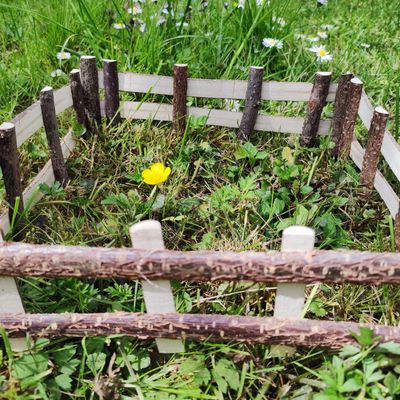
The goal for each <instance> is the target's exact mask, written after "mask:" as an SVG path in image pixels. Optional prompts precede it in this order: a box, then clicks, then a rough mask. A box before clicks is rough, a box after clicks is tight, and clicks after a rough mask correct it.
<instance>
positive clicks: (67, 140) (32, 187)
mask: <svg viewBox="0 0 400 400" xmlns="http://www.w3.org/2000/svg"><path fill="white" fill-rule="evenodd" d="M74 146H75V139H74V136H73V133H72V131H70V132H68V133H67V135H66V136H65V137H64V138H63V139H61V149H62V152H63V155H64V157H65V158H68V157H69V155H70V154H71V152H72V150H73V148H74ZM53 182H54V172H53V167H52V165H51V160H49V161H47V162H46V164H45V165H44V167H43V168H42V169H41V170H40V171H39V173H38V174H37V175H36V176H35V178H34V179H33V180H32V182H31V183H30V184H29V185H28V186H27V188H26V189H25V190H24V192H23V198H24V204H25V205H27V204H28V203H30V202H32V203H31V204H32V205H33V204H36V203H37V202H38V201H39V200H40V199H41V198H42V197H43V193H41V192H39V191H38V190H37V189H38V187H39V185H40V184H42V183H47V184H48V185H50V184H52V183H53ZM0 230H1V231H2V233H3V236H5V235H6V234H7V233H8V232H9V230H10V222H9V219H8V211H6V212H4V213H3V214H1V216H0Z"/></svg>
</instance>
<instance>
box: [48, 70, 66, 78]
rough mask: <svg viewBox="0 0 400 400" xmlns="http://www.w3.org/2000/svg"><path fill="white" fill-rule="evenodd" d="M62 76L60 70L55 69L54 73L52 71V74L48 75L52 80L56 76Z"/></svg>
mask: <svg viewBox="0 0 400 400" xmlns="http://www.w3.org/2000/svg"><path fill="white" fill-rule="evenodd" d="M63 74H64V72H62V71H61V69H55V70H54V71H52V72H51V73H50V76H51V77H52V78H56V77H57V76H61V75H63Z"/></svg>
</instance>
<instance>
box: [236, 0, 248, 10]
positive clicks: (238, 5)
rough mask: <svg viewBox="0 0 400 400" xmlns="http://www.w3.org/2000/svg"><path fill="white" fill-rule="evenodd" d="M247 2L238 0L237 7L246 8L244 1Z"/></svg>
mask: <svg viewBox="0 0 400 400" xmlns="http://www.w3.org/2000/svg"><path fill="white" fill-rule="evenodd" d="M245 2H246V0H239V1H238V2H237V8H242V9H243V8H244V3H245Z"/></svg>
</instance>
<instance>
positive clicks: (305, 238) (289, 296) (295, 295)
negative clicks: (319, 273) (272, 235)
mask: <svg viewBox="0 0 400 400" xmlns="http://www.w3.org/2000/svg"><path fill="white" fill-rule="evenodd" d="M314 244H315V232H314V230H313V229H311V228H307V227H305V226H291V227H289V228H286V229H285V230H284V231H283V235H282V246H281V251H282V252H290V251H312V250H314ZM305 288H306V285H305V284H304V283H280V284H278V285H277V288H276V298H275V308H274V317H276V318H285V319H298V318H301V316H302V312H303V308H304V300H305V299H304V290H305ZM271 353H272V354H273V355H276V356H284V355H285V354H286V355H291V354H293V353H294V349H293V348H291V347H288V346H273V347H272V348H271Z"/></svg>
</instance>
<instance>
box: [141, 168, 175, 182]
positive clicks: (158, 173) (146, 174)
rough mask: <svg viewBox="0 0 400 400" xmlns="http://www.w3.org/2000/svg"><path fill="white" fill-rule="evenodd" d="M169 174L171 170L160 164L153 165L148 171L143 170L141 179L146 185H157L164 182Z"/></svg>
mask: <svg viewBox="0 0 400 400" xmlns="http://www.w3.org/2000/svg"><path fill="white" fill-rule="evenodd" d="M170 173H171V168H170V167H167V168H165V165H164V164H162V163H155V164H153V165H152V166H151V167H150V169H145V170H144V171H143V172H142V177H143V180H144V182H145V183H147V184H148V185H159V184H160V183H163V182H165V181H166V180H167V179H168V177H169V175H170Z"/></svg>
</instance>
